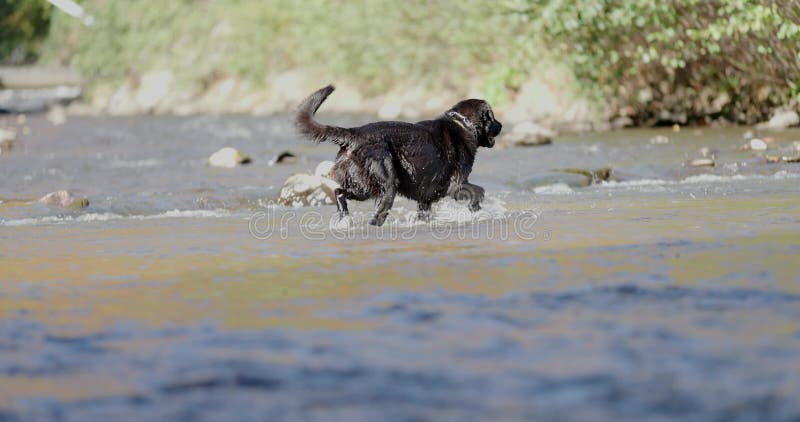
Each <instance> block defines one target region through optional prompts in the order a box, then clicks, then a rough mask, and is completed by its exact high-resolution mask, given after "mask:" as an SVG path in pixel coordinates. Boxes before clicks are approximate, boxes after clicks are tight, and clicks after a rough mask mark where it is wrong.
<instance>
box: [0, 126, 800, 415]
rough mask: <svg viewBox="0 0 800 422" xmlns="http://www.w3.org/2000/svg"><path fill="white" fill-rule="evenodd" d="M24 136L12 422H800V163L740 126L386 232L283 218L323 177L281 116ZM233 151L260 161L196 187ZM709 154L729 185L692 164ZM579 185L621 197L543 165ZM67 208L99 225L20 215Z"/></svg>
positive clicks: (496, 182) (478, 171) (1, 269)
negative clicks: (285, 156) (285, 195)
mask: <svg viewBox="0 0 800 422" xmlns="http://www.w3.org/2000/svg"><path fill="white" fill-rule="evenodd" d="M336 120H337V118H335V117H328V121H336ZM367 120H368V119H365V118H359V117H351V118H339V119H338V121H339V123H341V124H351V123H356V122H365V121H367ZM26 124H28V125H29V126H30V127H31V133H30V134H29V135H26V136H24V137H23V139H22V140H21V141H20V142H19V143H18V145H17V146H16V147H15V148H14V149H13V150H11V151H4V152H3V154H2V155H0V169H2V172H1V173H0V174H1V175H2V182H1V183H0V200H2V203H0V315H2V319H1V320H0V419H9V420H15V419H22V420H30V419H45V420H51V419H56V420H107V419H110V418H112V417H113V418H121V419H123V420H128V419H131V420H142V419H144V420H153V419H157V420H184V419H186V420H190V419H191V420H193V419H215V418H216V419H235V420H265V419H266V420H295V419H309V420H338V419H343V420H387V419H391V420H459V421H461V420H482V419H521V420H533V419H536V420H637V421H638V420H672V419H678V418H680V419H683V420H726V421H728V420H743V421H749V420H753V421H756V420H758V421H761V420H797V419H798V418H800V400H798V397H800V275H798V274H799V273H800V263H799V261H798V256H799V255H800V196H799V195H798V194H799V193H800V188H799V184H800V164H766V163H765V160H764V158H763V157H762V156H760V155H759V154H757V153H754V152H750V151H739V150H738V147H739V146H740V145H741V144H743V143H744V140H743V133H744V131H745V129H684V130H682V131H680V132H677V133H674V132H672V131H671V130H663V131H651V130H648V131H645V130H628V131H617V132H609V133H602V134H588V135H583V136H571V137H563V138H559V139H557V140H556V142H555V144H554V145H552V146H545V147H539V148H529V149H493V150H485V149H482V150H481V151H480V152H479V154H478V158H477V161H476V165H475V169H474V172H473V174H472V176H471V178H470V180H471V181H472V182H473V183H477V184H479V185H482V186H484V187H485V188H486V191H487V198H486V202H485V204H484V209H483V210H482V211H480V212H478V213H475V214H471V213H469V212H468V211H467V210H466V206H465V205H463V204H459V203H456V202H454V201H451V200H446V201H442V202H441V203H439V204H437V206H436V207H435V217H434V220H433V222H432V223H430V224H425V223H421V222H418V221H416V220H415V219H414V217H413V216H414V209H415V206H414V204H413V203H411V202H409V201H406V200H399V201H397V202H396V203H395V208H394V209H393V211H392V216H391V218H390V220H389V221H388V222H387V224H386V225H385V226H384V227H383V228H380V229H376V228H374V227H370V226H368V225H366V224H365V221H367V220H368V219H369V217H370V214H371V212H372V207H373V205H372V204H371V203H360V204H359V203H355V202H354V203H351V210H354V211H355V212H354V215H353V218H352V219H351V220H349V221H339V220H337V219H335V218H333V217H334V214H335V207H334V206H332V205H328V206H322V207H301V208H289V207H283V206H276V205H274V204H272V200H273V199H274V198H275V197H276V196H277V194H278V192H279V190H280V187H281V185H282V183H283V181H284V180H285V179H286V177H287V176H289V175H291V174H293V173H297V172H308V171H313V169H314V167H315V166H316V164H317V163H318V162H320V161H322V160H325V159H331V158H332V157H333V156H334V155H335V148H333V147H331V146H330V145H319V146H316V145H313V144H311V143H308V142H303V141H300V140H298V139H297V138H296V137H295V135H294V134H293V131H292V127H291V124H290V122H289V121H288V120H287V119H285V118H250V117H186V118H160V117H158V118H156V117H137V118H113V119H112V118H104V119H92V118H72V119H70V120H69V121H68V122H67V124H65V125H63V126H58V127H54V126H52V125H50V124H49V123H47V122H46V121H44V120H43V119H42V118H40V117H30V118H29V119H28V122H27V123H26ZM655 135H666V136H668V137H669V139H670V141H669V142H668V143H650V142H648V141H649V140H650V139H651V138H652V137H653V136H655ZM764 135H765V136H770V137H772V138H774V139H773V140H771V141H772V144H771V147H772V149H771V151H769V152H768V153H770V154H776V155H781V154H783V155H786V154H789V155H791V154H792V152H791V151H790V149H791V148H794V147H793V145H792V141H796V140H800V132H798V131H785V132H777V133H773V134H764ZM226 145H231V146H235V147H236V148H238V149H240V150H242V151H244V152H247V153H248V154H250V155H251V156H252V157H253V158H254V162H253V164H251V165H249V166H244V167H240V168H235V169H218V168H211V167H209V166H208V165H207V164H206V160H207V158H208V156H209V155H210V154H211V153H212V152H214V151H215V150H217V149H219V148H221V147H223V146H226ZM703 147H706V148H708V149H709V151H708V152H707V154H710V155H714V156H715V159H716V162H717V166H716V167H703V168H695V167H689V166H686V165H685V163H686V162H687V161H689V160H691V159H694V158H698V157H700V156H701V154H700V152H699V151H700V149H701V148H703ZM781 149H783V150H781ZM284 150H290V151H292V152H294V153H295V154H297V155H298V156H299V159H298V161H297V162H296V163H293V164H278V165H274V166H270V165H269V161H270V158H272V157H273V156H275V155H277V154H278V153H280V152H281V151H284ZM575 167H577V168H585V169H594V168H602V167H611V168H613V173H612V177H613V179H612V180H611V181H608V182H603V183H598V184H593V185H591V186H588V187H580V186H578V185H579V184H580V183H575V180H576V177H573V176H575V175H566V176H565V175H563V174H561V173H553V172H550V171H549V170H550V169H555V168H575ZM567 176H569V177H567ZM577 179H580V177H577ZM58 189H70V190H72V191H77V192H81V193H83V194H85V195H87V196H88V197H89V199H90V201H91V204H90V206H89V207H88V208H86V209H83V210H78V211H69V210H63V209H54V208H49V207H47V206H45V205H42V204H38V203H35V202H31V201H35V199H36V198H38V197H40V196H42V195H44V194H45V193H47V192H50V191H54V190H58Z"/></svg>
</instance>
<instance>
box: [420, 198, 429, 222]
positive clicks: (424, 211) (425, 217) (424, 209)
mask: <svg viewBox="0 0 800 422" xmlns="http://www.w3.org/2000/svg"><path fill="white" fill-rule="evenodd" d="M417 219H419V220H420V221H426V222H427V221H431V203H430V202H425V201H420V202H418V203H417Z"/></svg>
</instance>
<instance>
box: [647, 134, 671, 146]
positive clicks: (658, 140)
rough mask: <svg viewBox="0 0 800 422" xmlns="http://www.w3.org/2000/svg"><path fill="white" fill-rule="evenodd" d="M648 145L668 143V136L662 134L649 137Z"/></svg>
mask: <svg viewBox="0 0 800 422" xmlns="http://www.w3.org/2000/svg"><path fill="white" fill-rule="evenodd" d="M649 142H650V145H663V144H668V143H669V138H667V137H666V136H664V135H656V136H654V137H652V138H650V141H649Z"/></svg>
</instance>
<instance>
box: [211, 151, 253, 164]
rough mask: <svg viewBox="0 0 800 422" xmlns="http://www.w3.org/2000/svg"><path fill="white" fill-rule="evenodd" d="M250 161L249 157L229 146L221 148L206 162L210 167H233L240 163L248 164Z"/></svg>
mask: <svg viewBox="0 0 800 422" xmlns="http://www.w3.org/2000/svg"><path fill="white" fill-rule="evenodd" d="M251 162H252V160H251V159H250V157H248V156H246V155H244V154H242V153H241V152H239V151H237V150H236V149H234V148H231V147H225V148H222V149H221V150H219V151H217V152H215V153H213V154H211V157H209V158H208V164H210V165H211V166H212V167H225V168H233V167H236V166H238V165H240V164H250V163H251Z"/></svg>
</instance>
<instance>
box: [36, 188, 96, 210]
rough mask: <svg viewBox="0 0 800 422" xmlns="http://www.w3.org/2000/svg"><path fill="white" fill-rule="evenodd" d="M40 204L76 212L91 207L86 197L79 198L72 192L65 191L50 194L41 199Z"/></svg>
mask: <svg viewBox="0 0 800 422" xmlns="http://www.w3.org/2000/svg"><path fill="white" fill-rule="evenodd" d="M39 202H41V203H43V204H47V205H50V206H54V207H62V208H68V209H74V210H77V209H81V208H86V207H88V206H89V199H87V198H86V197H85V196H77V195H75V194H73V193H72V192H69V191H65V190H59V191H55V192H50V193H48V194H47V195H45V196H43V197H42V198H41V199H39Z"/></svg>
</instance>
